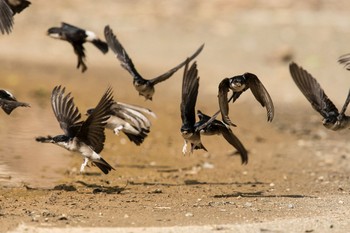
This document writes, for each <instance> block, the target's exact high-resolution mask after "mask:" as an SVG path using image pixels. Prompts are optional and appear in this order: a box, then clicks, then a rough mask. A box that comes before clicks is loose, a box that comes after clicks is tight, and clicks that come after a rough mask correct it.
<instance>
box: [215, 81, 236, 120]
mask: <svg viewBox="0 0 350 233" xmlns="http://www.w3.org/2000/svg"><path fill="white" fill-rule="evenodd" d="M229 88H230V79H229V78H224V79H223V80H222V81H221V82H220V84H219V93H218V99H219V107H220V112H221V117H222V121H223V122H225V123H226V124H228V125H232V126H236V125H235V124H233V123H232V121H231V120H230V117H229V116H228V113H229V106H228V99H227V93H228V91H229Z"/></svg>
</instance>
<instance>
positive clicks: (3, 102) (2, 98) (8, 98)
mask: <svg viewBox="0 0 350 233" xmlns="http://www.w3.org/2000/svg"><path fill="white" fill-rule="evenodd" d="M0 107H1V108H2V110H4V112H6V114H7V115H10V114H11V112H12V111H13V110H14V109H15V108H17V107H30V105H29V104H27V103H23V102H18V101H17V100H16V98H15V97H14V96H13V95H12V94H11V93H10V92H9V91H6V90H3V89H0Z"/></svg>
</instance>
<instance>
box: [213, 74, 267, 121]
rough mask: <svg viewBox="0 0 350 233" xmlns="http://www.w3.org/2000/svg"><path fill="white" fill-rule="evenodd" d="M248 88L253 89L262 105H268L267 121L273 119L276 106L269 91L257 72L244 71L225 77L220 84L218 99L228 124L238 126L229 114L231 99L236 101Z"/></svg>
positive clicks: (223, 116) (223, 118)
mask: <svg viewBox="0 0 350 233" xmlns="http://www.w3.org/2000/svg"><path fill="white" fill-rule="evenodd" d="M248 89H250V90H251V92H252V93H253V95H254V97H255V99H256V100H257V101H258V102H259V103H260V104H261V106H263V107H266V111H267V121H269V122H271V121H272V120H273V117H274V106H273V102H272V99H271V97H270V95H269V93H268V92H267V90H266V89H265V87H264V85H263V84H262V83H261V82H260V80H259V79H258V77H257V76H256V75H255V74H252V73H244V74H242V75H237V76H234V77H231V78H224V79H223V80H222V81H221V82H220V84H219V93H218V99H219V106H220V112H221V116H222V120H223V122H225V123H226V124H228V125H232V126H236V125H235V124H233V123H232V121H231V119H230V118H229V116H228V113H229V101H230V100H232V102H233V103H234V102H235V101H236V100H237V99H238V98H239V96H240V95H241V94H242V93H243V92H245V91H246V90H248ZM229 90H232V92H233V93H232V96H231V97H230V99H228V98H227V94H228V92H229Z"/></svg>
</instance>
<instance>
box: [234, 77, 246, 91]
mask: <svg viewBox="0 0 350 233" xmlns="http://www.w3.org/2000/svg"><path fill="white" fill-rule="evenodd" d="M245 82H246V80H245V78H244V75H238V76H233V77H232V78H230V88H231V89H232V90H235V91H242V90H243V89H244V88H245Z"/></svg>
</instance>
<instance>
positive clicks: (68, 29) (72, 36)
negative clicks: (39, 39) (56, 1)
mask: <svg viewBox="0 0 350 233" xmlns="http://www.w3.org/2000/svg"><path fill="white" fill-rule="evenodd" d="M47 34H48V35H49V36H50V37H52V38H55V39H60V40H65V41H68V42H69V43H70V44H71V45H72V46H73V49H74V53H75V54H76V55H77V57H78V64H77V69H79V68H80V67H81V72H85V71H86V70H87V66H86V64H85V60H86V59H85V58H86V56H85V48H84V46H83V45H84V43H85V42H91V43H92V44H93V45H95V46H96V47H97V48H98V49H99V50H100V51H101V52H102V53H104V54H105V53H107V52H108V45H107V43H106V42H104V41H102V40H100V39H99V38H98V37H97V36H96V34H95V33H94V32H91V31H87V30H84V29H81V28H78V27H76V26H73V25H70V24H68V23H61V27H52V28H49V29H48V31H47Z"/></svg>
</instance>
